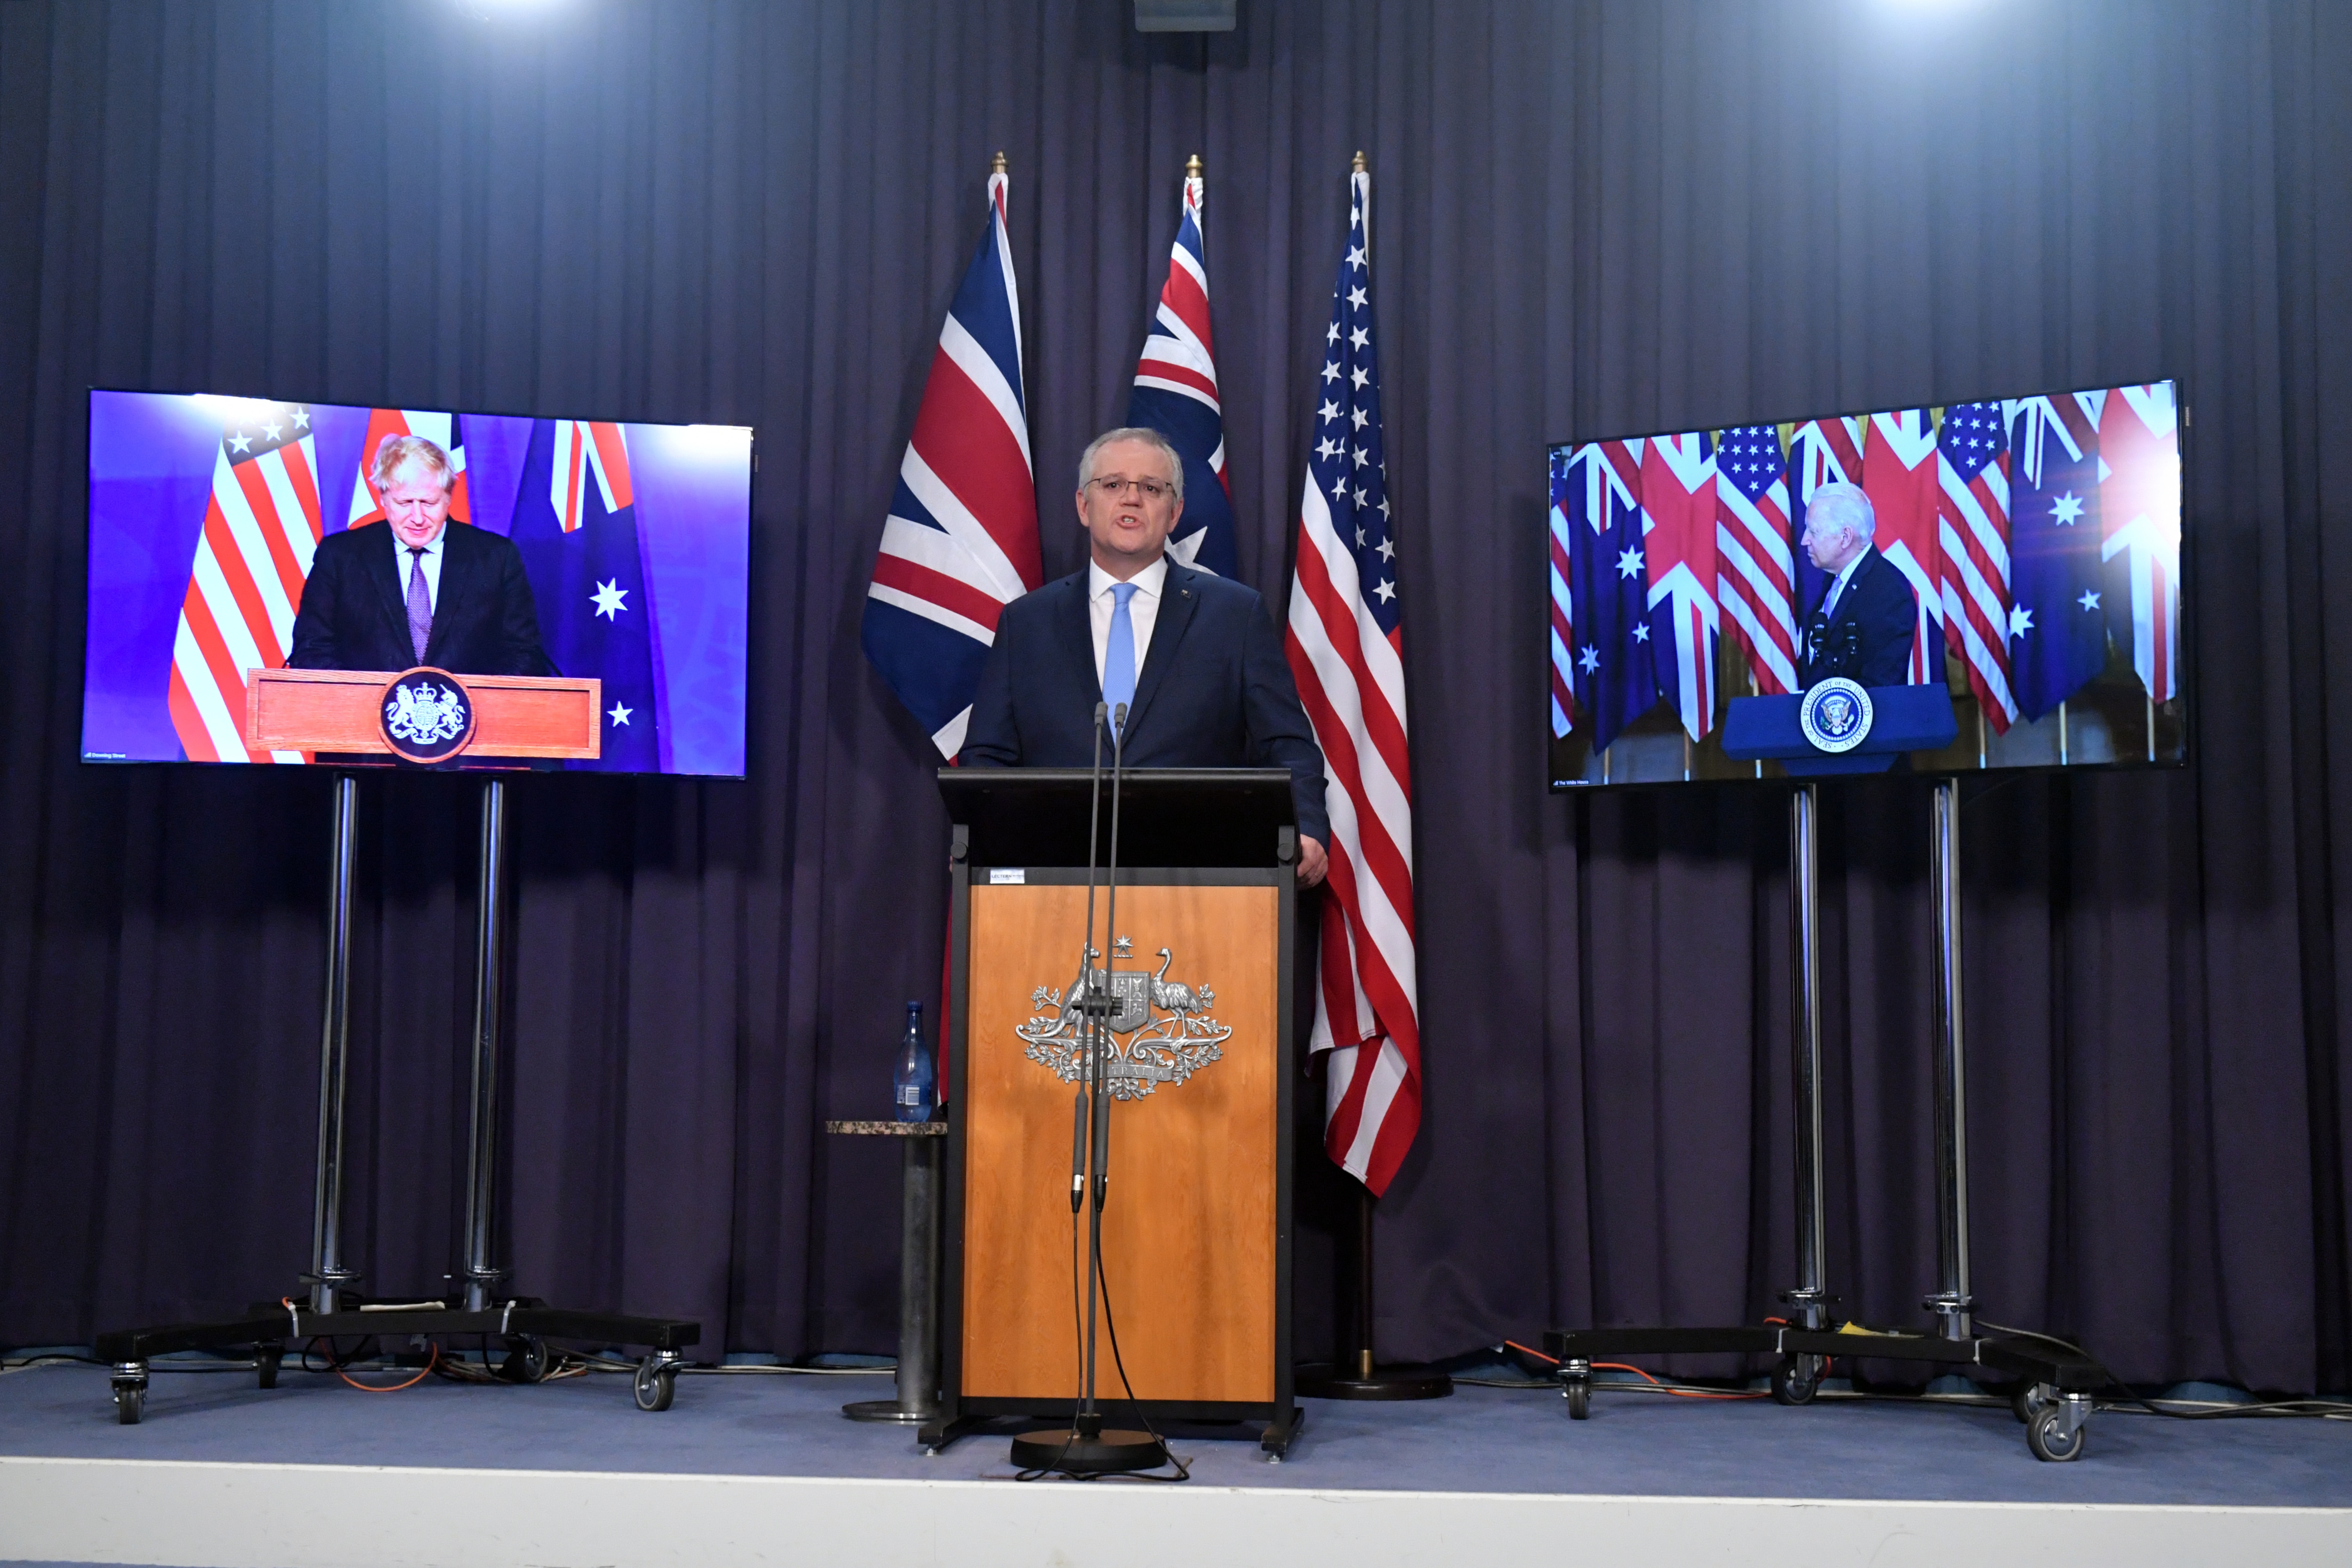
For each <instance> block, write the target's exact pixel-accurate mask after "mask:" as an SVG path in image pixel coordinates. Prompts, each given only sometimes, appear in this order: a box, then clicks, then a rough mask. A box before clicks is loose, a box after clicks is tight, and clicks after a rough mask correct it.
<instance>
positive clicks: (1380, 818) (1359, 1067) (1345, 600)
mask: <svg viewBox="0 0 2352 1568" xmlns="http://www.w3.org/2000/svg"><path fill="white" fill-rule="evenodd" d="M1371 200H1372V182H1371V176H1370V175H1369V174H1365V173H1364V172H1363V171H1362V170H1361V169H1360V168H1359V169H1358V170H1357V171H1356V173H1355V174H1353V175H1352V176H1351V177H1350V179H1349V203H1348V208H1349V211H1348V245H1347V251H1346V254H1345V255H1344V256H1342V257H1341V258H1340V261H1339V280H1338V282H1337V283H1336V284H1334V285H1333V287H1332V289H1331V321H1330V327H1329V329H1328V331H1326V333H1325V334H1324V343H1323V350H1324V353H1323V368H1322V371H1321V374H1320V375H1319V376H1318V379H1317V382H1316V411H1315V426H1314V428H1315V448H1314V453H1313V456H1312V458H1311V460H1310V461H1309V462H1308V464H1307V483H1306V486H1305V489H1304V492H1303V493H1302V494H1301V496H1300V498H1299V503H1298V505H1299V521H1298V568H1297V574H1296V575H1295V576H1294V577H1293V579H1292V582H1291V587H1290V624H1289V630H1288V635H1287V636H1286V637H1285V639H1284V647H1285V651H1286V652H1287V654H1288V655H1289V658H1290V668H1291V671H1292V673H1293V674H1294V675H1296V676H1297V679H1298V692H1299V696H1300V697H1301V698H1302V699H1303V700H1305V702H1306V705H1307V717H1308V718H1309V719H1310V720H1311V721H1313V722H1314V725H1315V738H1316V740H1317V741H1318V742H1319V743H1320V744H1321V745H1322V748H1323V759H1324V770H1325V777H1326V778H1327V779H1328V782H1329V786H1330V787H1329V790H1328V802H1329V806H1330V813H1331V844H1330V873H1329V879H1330V890H1329V892H1328V894H1327V895H1326V896H1325V898H1324V900H1323V925H1322V963H1321V982H1322V983H1321V984H1320V985H1318V987H1317V989H1316V994H1315V1032H1314V1035H1313V1037H1312V1039H1311V1040H1310V1042H1309V1044H1310V1048H1311V1049H1312V1050H1314V1051H1316V1052H1328V1053H1329V1057H1328V1065H1327V1068H1326V1071H1325V1084H1326V1087H1327V1092H1328V1103H1327V1105H1326V1107H1325V1110H1324V1120H1323V1147H1324V1150H1325V1152H1328V1154H1329V1155H1330V1156H1331V1158H1332V1159H1333V1160H1335V1161H1337V1162H1338V1163H1339V1165H1340V1166H1341V1167H1342V1168H1343V1169H1345V1170H1346V1171H1347V1172H1348V1173H1349V1174H1350V1175H1352V1176H1354V1177H1355V1178H1356V1179H1357V1180H1358V1181H1360V1182H1361V1183H1363V1184H1364V1185H1365V1186H1366V1187H1368V1188H1369V1189H1370V1191H1371V1192H1372V1194H1373V1195H1374V1196H1378V1195H1379V1194H1381V1193H1382V1192H1385V1191H1386V1190H1387V1188H1388V1184H1389V1180H1390V1178H1391V1177H1392V1176H1394V1175H1395V1174H1396V1170H1397V1166H1398V1165H1399V1164H1401V1163H1402V1162H1403V1160H1404V1156H1405V1151H1406V1150H1407V1149H1409V1148H1411V1147H1412V1138H1413V1133H1414V1132H1415V1131H1417V1130H1418V1129H1419V1127H1420V1126H1421V1021H1420V1013H1419V1008H1420V1002H1419V999H1418V995H1419V987H1418V983H1417V980H1416V978H1415V971H1414V958H1413V941H1412V772H1411V769H1410V767H1409V766H1408V761H1407V756H1406V749H1405V706H1404V663H1403V654H1402V648H1403V635H1402V629H1401V626H1400V624H1399V622H1400V617H1399V614H1398V606H1397V583H1396V577H1397V574H1396V539H1395V535H1394V534H1393V532H1392V531H1391V529H1390V526H1389V498H1388V465H1387V460H1386V457H1385V453H1384V449H1383V447H1382V445H1381V402H1380V380H1379V369H1378V362H1377V361H1376V359H1375V358H1374V355H1373V352H1372V302H1371V293H1370V282H1371V244H1370V237H1371Z"/></svg>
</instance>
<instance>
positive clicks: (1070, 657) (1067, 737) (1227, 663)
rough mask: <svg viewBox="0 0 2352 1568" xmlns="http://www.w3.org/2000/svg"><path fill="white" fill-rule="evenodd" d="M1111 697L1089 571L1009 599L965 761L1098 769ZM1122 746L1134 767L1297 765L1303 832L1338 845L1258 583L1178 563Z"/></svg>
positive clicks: (967, 737) (1294, 786)
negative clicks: (1099, 740)
mask: <svg viewBox="0 0 2352 1568" xmlns="http://www.w3.org/2000/svg"><path fill="white" fill-rule="evenodd" d="M1101 700H1102V682H1101V680H1100V679H1098V678H1097V676H1096V674H1095V638H1094V627H1093V625H1092V623H1091V622H1090V621H1089V619H1088V618H1087V574H1086V573H1084V572H1079V573H1077V574H1076V575H1074V576H1069V577H1064V578H1060V579H1058V580H1057V581H1055V582H1052V583H1048V584H1045V586H1044V587H1042V588H1040V589H1038V590H1037V591H1036V592H1035V593H1034V594H1027V595H1023V596H1022V597H1020V598H1018V599H1015V600H1013V603H1011V604H1009V605H1005V606H1004V613H1003V615H1002V616H999V617H997V622H996V641H995V643H994V645H993V646H992V647H990V648H989V650H988V661H987V663H986V664H984V665H983V666H982V668H981V672H980V693H979V695H978V696H976V697H974V698H973V699H972V704H971V724H970V725H969V726H968V727H967V728H966V729H965V731H964V737H963V751H962V752H961V762H962V763H964V764H965V765H966V766H973V767H1005V768H1012V767H1022V768H1083V767H1087V766H1090V765H1091V764H1092V763H1093V762H1094V756H1095V749H1094V716H1095V704H1096V703H1097V702H1100V701H1101ZM1120 754H1121V760H1122V761H1123V762H1124V763H1126V765H1127V766H1129V767H1130V768H1235V767H1284V768H1288V769H1289V770H1290V793H1291V798H1292V800H1293V801H1294V802H1295V803H1296V805H1297V810H1298V831H1299V832H1300V833H1302V834H1304V835H1305V836H1306V837H1309V838H1312V839H1314V840H1316V841H1317V842H1318V843H1320V844H1325V845H1328V844H1329V843H1330V842H1331V826H1330V822H1329V819H1328V817H1327V816H1325V815H1324V810H1323V752H1322V749H1321V748H1320V747H1318V746H1317V745H1316V743H1315V731H1314V730H1313V729H1312V728H1311V727H1310V726H1309V725H1308V724H1307V710H1306V709H1304V708H1303V707H1301V706H1300V705H1299V701H1298V687H1297V683H1295V682H1294V681H1293V680H1292V679H1291V678H1290V664H1289V661H1288V660H1286V659H1285V658H1283V655H1282V638H1281V637H1280V636H1279V635H1278V634H1277V633H1276V631H1275V629H1274V619H1273V617H1272V616H1269V615H1268V614H1267V613H1266V608H1265V600H1263V599H1261V598H1259V597H1258V595H1257V591H1256V590H1255V589H1254V588H1245V587H1244V586H1243V585H1242V584H1239V583H1234V582H1231V581H1228V580H1227V579H1225V578H1223V577H1219V576H1217V575H1215V574H1213V573H1208V572H1196V571H1194V570H1193V569H1192V568H1191V567H1189V566H1180V565H1178V564H1177V563H1176V562H1175V561H1174V560H1173V559H1172V558H1171V560H1170V561H1169V563H1168V579H1167V582H1166V583H1165V584H1163V585H1162V587H1161V589H1160V613H1159V616H1157V618H1155V619H1154V620H1153V622H1152V625H1151V646H1150V647H1149V648H1148V649H1146V650H1145V652H1144V656H1143V668H1142V669H1140V670H1139V671H1138V672H1137V674H1136V681H1135V700H1134V702H1133V703H1132V704H1130V705H1129V710H1128V715H1127V730H1126V731H1125V739H1124V741H1123V742H1121V750H1120ZM1104 762H1105V763H1106V764H1108V762H1109V756H1108V748H1106V749H1105V756H1104Z"/></svg>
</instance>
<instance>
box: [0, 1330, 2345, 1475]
mask: <svg viewBox="0 0 2352 1568" xmlns="http://www.w3.org/2000/svg"><path fill="white" fill-rule="evenodd" d="M889 1388H890V1383H889V1379H888V1378H887V1377H881V1376H866V1377H837V1376H836V1377H793V1376H772V1375H758V1376H750V1375H732V1376H691V1375H689V1376H686V1377H681V1378H680V1379H679V1380H678V1385H677V1403H676V1405H674V1406H673V1407H672V1408H671V1409H669V1410H668V1411H666V1412H663V1413H661V1414H658V1415H649V1414H647V1413H646V1412H643V1411H640V1410H638V1409H637V1408H636V1407H635V1405H634V1404H633V1403H632V1402H631V1399H630V1395H629V1383H628V1380H627V1379H626V1378H625V1377H621V1376H614V1375H611V1374H593V1375H591V1376H588V1377H583V1378H575V1379H570V1380H567V1381H563V1382H559V1383H554V1384H544V1385H541V1386H540V1387H537V1388H525V1387H515V1386H508V1385H489V1386H482V1385H463V1384H447V1383H443V1382H440V1381H438V1380H429V1381H427V1382H426V1383H425V1384H421V1385H419V1386H417V1387H415V1388H413V1389H409V1390H406V1391H404V1392H402V1393H398V1394H362V1393H360V1392H358V1391H356V1390H354V1389H352V1388H349V1387H346V1386H345V1385H343V1384H341V1383H339V1382H338V1381H336V1380H335V1379H334V1378H332V1377H331V1376H327V1375H324V1374H318V1373H301V1372H299V1371H296V1370H294V1368H293V1367H292V1366H291V1365H289V1367H288V1368H287V1370H286V1371H285V1372H284V1373H281V1374H280V1380H279V1386H278V1388H276V1389H274V1390H270V1391H268V1392H264V1391H262V1390H260V1389H257V1388H256V1387H254V1386H253V1383H252V1380H251V1377H250V1376H249V1375H247V1374H236V1373H205V1374H201V1375H197V1374H178V1375H174V1374H172V1373H157V1375H156V1376H155V1378H154V1379H153V1382H152V1384H151V1385H150V1391H149V1394H148V1396H147V1407H146V1419H145V1421H144V1422H143V1423H142V1424H141V1425H140V1426H117V1425H116V1424H115V1422H114V1415H113V1407H112V1405H111V1404H110V1401H109V1399H108V1397H107V1373H106V1372H105V1369H103V1368H99V1367H89V1366H58V1367H43V1368H36V1369H33V1370H30V1371H26V1372H21V1373H15V1374H13V1375H10V1376H6V1377H0V1453H5V1454H9V1455H22V1456H56V1457H77V1458H124V1459H127V1458H147V1459H202V1460H227V1461H241V1462H246V1463H255V1464H285V1463H303V1464H351V1465H429V1466H454V1467H461V1468H488V1469H497V1468H519V1469H562V1470H623V1471H653V1472H673V1473H701V1474H731V1475H782V1476H826V1477H871V1478H886V1479H887V1478H900V1479H960V1480H969V1479H988V1478H1007V1477H1010V1475H1011V1474H1012V1468H1011V1465H1010V1464H1009V1462H1008V1456H1007V1443H1006V1439H1005V1436H991V1435H982V1436H975V1437H970V1438H966V1439H964V1440H963V1441H962V1442H961V1443H959V1444H957V1445H956V1446H955V1447H951V1448H950V1449H949V1450H948V1452H947V1453H946V1454H944V1455H942V1456H940V1457H939V1458H925V1457H924V1456H923V1454H922V1451H921V1449H920V1447H919V1446H918V1445H917V1444H916V1442H915V1439H914V1436H913V1434H912V1433H911V1432H909V1431H908V1430H907V1429H905V1428H903V1427H893V1426H867V1425H862V1424H859V1423H855V1422H850V1421H846V1420H844V1419H842V1417H841V1416H840V1415H838V1414H837V1411H838V1408H839V1405H840V1404H841V1403H842V1402H843V1401H845V1400H850V1399H866V1398H879V1397H887V1394H888V1393H889ZM1307 1412H1308V1417H1307V1426H1306V1430H1305V1433H1304V1435H1303V1436H1301V1438H1300V1439H1299V1441H1298V1443H1297V1446H1296V1447H1294V1448H1293V1449H1292V1451H1291V1458H1290V1462H1289V1463H1286V1464H1283V1465H1268V1464H1265V1463H1264V1462H1263V1461H1262V1460H1261V1459H1260V1458H1259V1457H1258V1453H1257V1448H1256V1446H1255V1441H1254V1440H1248V1439H1244V1440H1229V1439H1219V1438H1214V1437H1209V1436H1185V1437H1183V1438H1181V1439H1180V1440H1179V1441H1178V1443H1177V1444H1176V1447H1177V1449H1178V1451H1179V1452H1181V1453H1182V1454H1184V1455H1186V1456H1187V1457H1188V1458H1190V1459H1191V1460H1192V1467H1193V1475H1194V1476H1195V1477H1196V1478H1197V1479H1200V1480H1201V1481H1203V1482H1206V1483H1209V1484H1211V1485H1218V1486H1248V1487H1283V1488H1363V1489H1431V1490H1440V1491H1473V1492H1576V1493H1588V1494H1589V1493H1603V1494H1636V1495H1678V1496H1706V1497H1782V1498H1786V1497H1798V1498H1850V1499H1876V1500H1963V1501H2015V1502H2075V1503H2182V1504H2205V1505H2216V1506H2241V1507H2245V1506H2273V1507H2276V1506H2318V1507H2347V1506H2352V1423H2347V1422H2339V1421H2316V1420H2274V1419H2271V1420H2264V1419H2257V1420H2238V1421H2225V1422H2200V1423H2192V1422H2185V1421H2165V1420H2158V1419H2156V1418H2154V1417H2150V1416H2145V1415H2127V1414H2125V1413H2122V1412H2113V1413H2105V1414H2102V1415H2098V1416H2096V1417H2095V1418H2094V1419H2093V1421H2092V1424H2091V1429H2090V1443H2089V1449H2088V1452H2087V1453H2086V1454H2085V1456H2084V1458H2082V1459H2080V1460H2078V1461H2076V1462H2075V1463H2073V1464H2067V1465H2046V1464H2041V1463H2037V1462H2036V1461H2035V1460H2034V1459H2033V1458H2032V1456H2031V1455H2029V1454H2028V1453H2027V1452H2026V1448H2025V1441H2024V1436H2023V1428H2022V1427H2021V1426H2018V1424H2017V1422H2016V1421H2015V1420H2014V1419H2013V1418H2012V1417H2011V1415H2009V1413H2008V1412H2007V1411H2006V1410H1999V1409H1982V1408H1970V1407H1964V1406H1951V1405H1943V1406H1919V1405H1894V1404H1885V1403H1875V1402H1868V1403H1865V1402H1853V1403H1845V1402H1838V1403H1818V1404H1815V1405H1811V1406H1810V1407H1808V1408H1804V1409H1796V1410H1790V1409H1783V1408H1781V1407H1780V1406H1778V1405H1773V1404H1771V1403H1769V1401H1762V1400H1759V1401H1753V1402H1747V1403H1701V1402H1699V1401H1696V1400H1678V1399H1665V1398H1661V1397H1657V1396H1654V1395H1644V1394H1621V1393H1615V1392H1611V1391H1607V1390H1604V1391H1602V1392H1601V1393H1600V1394H1597V1395H1596V1397H1595V1398H1594V1401H1593V1415H1592V1419H1591V1420H1590V1421H1586V1422H1570V1420H1568V1419H1567V1415H1566V1411H1565V1408H1564V1404H1563V1402H1562V1401H1561V1399H1560V1398H1559V1395H1558V1394H1555V1393H1551V1392H1549V1391H1542V1392H1522V1391H1516V1390H1502V1389H1486V1388H1464V1389H1462V1390H1460V1391H1459V1392H1458V1393H1456V1394H1454V1397H1452V1398H1450V1399H1441V1400H1433V1401H1430V1402H1427V1403H1423V1404H1400V1405H1351V1404H1339V1403H1334V1402H1326V1401H1319V1400H1318V1401H1309V1402H1307Z"/></svg>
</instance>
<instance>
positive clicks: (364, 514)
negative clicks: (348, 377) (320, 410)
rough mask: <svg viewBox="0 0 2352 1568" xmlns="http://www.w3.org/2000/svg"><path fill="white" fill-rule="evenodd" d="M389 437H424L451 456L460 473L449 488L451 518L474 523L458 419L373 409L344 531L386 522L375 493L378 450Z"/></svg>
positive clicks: (416, 410) (424, 411) (425, 412)
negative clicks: (366, 523) (376, 455)
mask: <svg viewBox="0 0 2352 1568" xmlns="http://www.w3.org/2000/svg"><path fill="white" fill-rule="evenodd" d="M387 436H422V437H425V439H426V440H427V441H430V442H432V443H433V444H434V445H435V446H436V447H440V448H441V449H442V450H443V451H445V452H446V453H448V454H449V463H450V466H451V467H452V468H455V469H456V470H457V475H456V478H455V479H453V481H452V482H451V484H450V488H449V516H450V517H451V518H452V519H453V520H455V521H458V522H471V521H474V510H473V506H472V503H471V498H470V496H469V493H468V491H467V484H466V446H465V440H464V432H463V429H462V427H461V426H460V425H459V422H458V419H457V416H456V415H454V414H446V413H435V412H432V411H430V410H427V409H421V408H371V409H370V410H368V427H367V439H366V440H364V441H362V442H361V443H360V471H359V473H358V474H357V475H356V476H354V477H353V479H352V511H351V516H350V517H348V518H346V519H345V520H344V522H343V526H344V527H346V528H357V527H359V526H360V525H361V524H362V523H364V522H382V521H383V497H382V496H380V495H378V494H376V489H375V477H374V474H375V449H376V448H377V447H381V446H383V442H384V437H387Z"/></svg>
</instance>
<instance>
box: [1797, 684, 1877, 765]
mask: <svg viewBox="0 0 2352 1568" xmlns="http://www.w3.org/2000/svg"><path fill="white" fill-rule="evenodd" d="M1797 728H1798V729H1800V730H1802V731H1804V732H1805V739H1806V740H1808V741H1811V742H1812V743H1813V745H1814V746H1815V747H1817V748H1818V749H1820V750H1822V751H1824V752H1830V753H1832V755H1834V754H1835V753H1837V752H1851V751H1853V749H1854V748H1855V747H1856V746H1859V745H1861V744H1862V743H1863V742H1864V741H1865V740H1867V739H1869V737H1870V693H1869V692H1867V691H1865V690H1864V689H1862V687H1861V686H1860V685H1859V684H1858V683H1856V682H1854V681H1852V680H1848V679H1846V678H1845V677H1844V676H1843V675H1832V676H1831V677H1830V678H1829V679H1827V680H1824V681H1822V683H1821V684H1820V685H1819V686H1816V687H1814V688H1813V689H1811V691H1808V692H1806V693H1805V699H1804V700H1803V701H1802V702H1801V703H1799V704H1798V706H1797Z"/></svg>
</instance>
